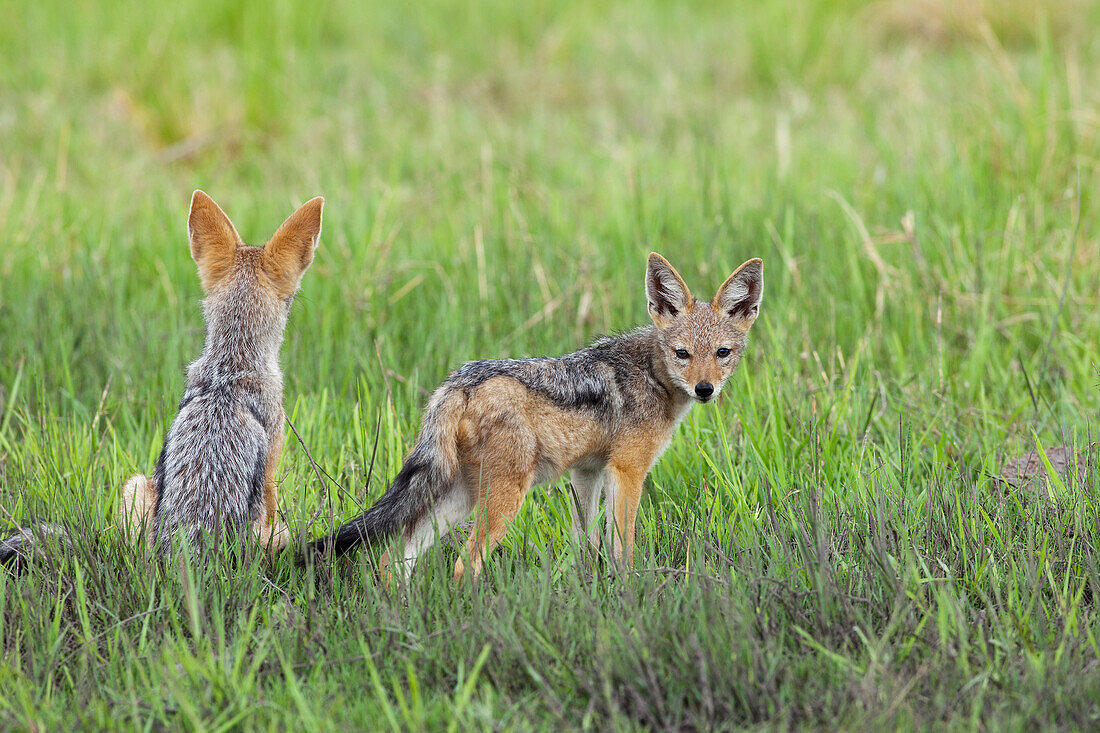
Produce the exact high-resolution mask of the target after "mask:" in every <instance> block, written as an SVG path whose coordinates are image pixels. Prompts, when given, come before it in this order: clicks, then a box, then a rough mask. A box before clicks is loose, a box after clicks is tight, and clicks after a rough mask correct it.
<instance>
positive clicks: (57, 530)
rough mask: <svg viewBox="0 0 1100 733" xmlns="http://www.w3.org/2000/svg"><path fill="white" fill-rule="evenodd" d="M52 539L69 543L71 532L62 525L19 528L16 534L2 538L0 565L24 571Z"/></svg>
mask: <svg viewBox="0 0 1100 733" xmlns="http://www.w3.org/2000/svg"><path fill="white" fill-rule="evenodd" d="M51 539H61V540H64V541H68V539H69V531H68V530H67V529H66V528H65V527H64V526H62V525H60V524H46V523H45V522H39V523H38V524H33V525H31V526H29V527H17V528H16V529H15V531H14V532H11V533H10V534H8V535H7V536H5V537H2V538H0V565H4V566H6V567H9V568H12V569H15V570H22V569H23V568H25V567H26V566H27V563H28V562H30V560H31V558H32V557H33V556H34V555H35V553H39V552H41V551H42V549H43V545H44V544H47V543H48V542H49V541H50V540H51Z"/></svg>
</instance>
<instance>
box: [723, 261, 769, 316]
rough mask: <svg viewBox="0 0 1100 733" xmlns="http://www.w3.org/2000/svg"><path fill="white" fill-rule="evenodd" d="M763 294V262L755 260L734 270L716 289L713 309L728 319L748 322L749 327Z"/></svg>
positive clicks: (757, 311)
mask: <svg viewBox="0 0 1100 733" xmlns="http://www.w3.org/2000/svg"><path fill="white" fill-rule="evenodd" d="M763 294H764V261H763V260H761V259H759V258H757V259H752V260H749V261H748V262H746V263H745V264H743V265H741V266H740V267H738V268H737V269H736V270H734V272H733V274H732V275H730V276H729V278H728V279H727V280H726V281H725V282H724V283H722V287H720V288H718V294H717V295H715V296H714V303H713V304H714V307H715V308H716V309H721V310H722V311H724V312H725V313H726V315H728V316H729V317H730V318H736V319H739V320H742V321H748V324H749V325H750V326H751V325H752V322H753V321H755V320H756V315H757V313H759V312H760V298H761V297H762V296H763Z"/></svg>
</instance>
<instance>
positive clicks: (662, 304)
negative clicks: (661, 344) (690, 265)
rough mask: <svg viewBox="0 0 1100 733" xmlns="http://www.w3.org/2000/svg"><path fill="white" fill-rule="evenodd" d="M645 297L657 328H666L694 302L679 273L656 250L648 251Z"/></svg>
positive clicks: (650, 315)
mask: <svg viewBox="0 0 1100 733" xmlns="http://www.w3.org/2000/svg"><path fill="white" fill-rule="evenodd" d="M645 297H646V299H647V300H648V301H649V317H650V318H652V319H653V323H655V324H656V325H657V327H658V328H666V327H667V326H668V325H669V324H670V323H672V320H673V319H674V318H676V317H677V316H678V315H680V314H681V313H684V312H686V311H689V310H691V307H692V306H693V305H694V304H695V299H694V298H692V297H691V291H690V290H688V286H687V285H685V284H684V279H683V278H682V277H680V273H678V272H676V268H674V267H673V266H672V265H670V264H668V260H666V259H665V258H664V257H662V256H661V255H659V254H657V253H656V252H650V253H649V262H648V264H647V265H646V271H645Z"/></svg>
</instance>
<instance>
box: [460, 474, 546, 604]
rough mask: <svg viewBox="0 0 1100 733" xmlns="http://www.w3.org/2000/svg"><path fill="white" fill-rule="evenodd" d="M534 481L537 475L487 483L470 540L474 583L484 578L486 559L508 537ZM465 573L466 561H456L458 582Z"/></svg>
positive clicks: (467, 551)
mask: <svg viewBox="0 0 1100 733" xmlns="http://www.w3.org/2000/svg"><path fill="white" fill-rule="evenodd" d="M533 479H534V475H533V474H531V475H527V476H523V477H520V478H516V477H511V476H510V477H508V478H507V479H505V478H495V479H493V480H492V481H490V482H487V483H488V486H487V487H486V488H485V489H483V490H482V492H481V501H479V502H478V505H477V514H476V516H475V518H474V529H473V531H472V532H470V537H469V539H467V540H466V556H467V557H469V558H470V577H471V578H472V579H473V580H477V576H478V575H480V574H481V567H482V565H483V564H484V563H485V558H486V557H488V556H489V553H490V552H492V551H493V550H494V549H496V546H497V545H499V544H500V541H501V540H502V539H504V535H506V534H507V533H508V528H509V527H510V526H511V524H512V522H513V521H515V518H516V516H517V515H518V514H519V509H520V507H521V506H523V499H524V497H526V496H527V491H528V489H530V488H531V482H532V481H533ZM465 570H466V566H465V565H464V564H463V562H462V558H459V559H458V560H457V561H455V574H454V579H455V581H456V582H457V581H459V580H462V576H463V573H464V572H465Z"/></svg>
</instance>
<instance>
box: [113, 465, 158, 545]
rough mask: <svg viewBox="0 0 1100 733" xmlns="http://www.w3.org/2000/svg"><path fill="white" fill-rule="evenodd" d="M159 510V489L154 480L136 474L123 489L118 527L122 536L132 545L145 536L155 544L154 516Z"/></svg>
mask: <svg viewBox="0 0 1100 733" xmlns="http://www.w3.org/2000/svg"><path fill="white" fill-rule="evenodd" d="M156 508H157V488H156V486H155V485H154V484H153V481H152V479H150V478H148V477H146V476H143V475H142V474H140V473H138V474H134V475H133V476H131V477H130V480H129V481H127V482H126V484H125V485H124V486H123V487H122V499H121V500H120V501H119V507H118V525H119V528H120V529H121V530H122V536H123V538H125V539H126V541H127V542H129V543H130V544H137V542H138V541H139V540H140V539H141V538H142V537H143V536H144V537H145V540H146V542H148V543H149V544H152V542H153V515H154V513H155V512H156Z"/></svg>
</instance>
